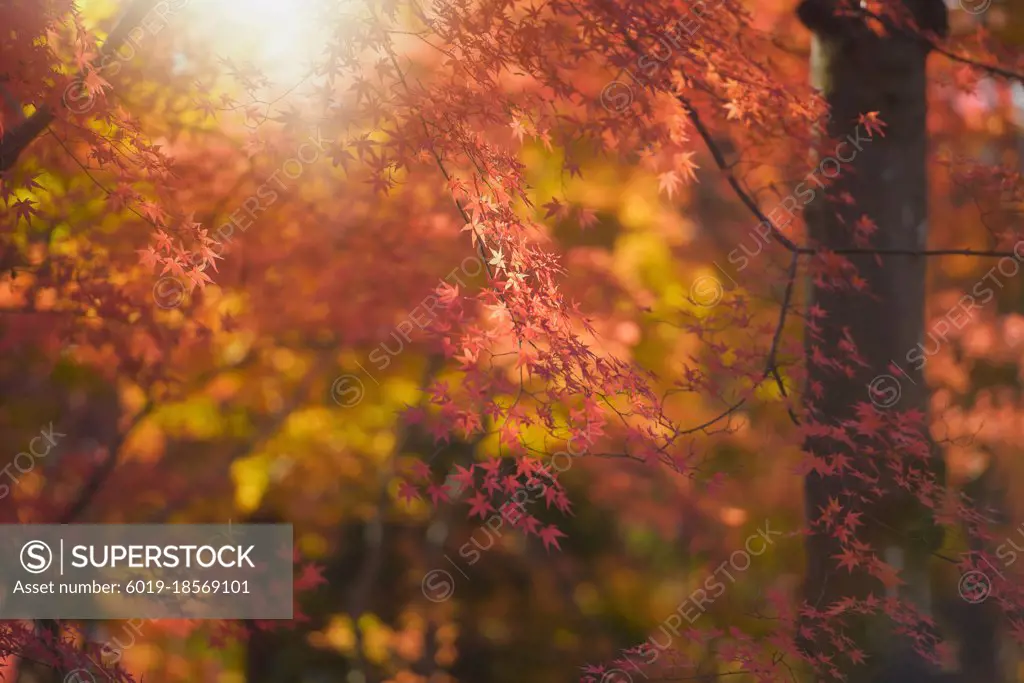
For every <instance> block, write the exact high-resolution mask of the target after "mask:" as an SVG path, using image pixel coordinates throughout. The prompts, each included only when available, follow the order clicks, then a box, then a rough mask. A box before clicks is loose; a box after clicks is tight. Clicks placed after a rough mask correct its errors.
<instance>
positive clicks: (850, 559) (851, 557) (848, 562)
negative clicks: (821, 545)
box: [832, 549, 860, 574]
mask: <svg viewBox="0 0 1024 683" xmlns="http://www.w3.org/2000/svg"><path fill="white" fill-rule="evenodd" d="M832 557H833V558H834V559H835V558H838V559H839V568H840V569H842V568H843V567H846V570H847V571H848V572H849V573H851V574H852V573H853V570H854V568H855V567H856V566H857V565H858V564H860V560H859V559H858V558H857V556H856V555H855V554H854V553H853V552H851V551H850V550H849V549H843V551H842V553H840V554H839V555H833V556H832Z"/></svg>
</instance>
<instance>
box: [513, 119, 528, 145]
mask: <svg viewBox="0 0 1024 683" xmlns="http://www.w3.org/2000/svg"><path fill="white" fill-rule="evenodd" d="M511 128H512V135H513V136H514V137H515V139H516V140H518V141H519V143H520V144H522V142H523V136H524V135H529V133H530V132H529V131H528V130H527V129H526V127H525V126H524V125H523V121H522V119H513V120H512V123H511Z"/></svg>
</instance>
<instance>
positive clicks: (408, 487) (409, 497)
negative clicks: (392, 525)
mask: <svg viewBox="0 0 1024 683" xmlns="http://www.w3.org/2000/svg"><path fill="white" fill-rule="evenodd" d="M398 497H399V498H401V499H402V500H404V501H405V502H406V504H408V503H409V502H411V501H413V500H419V497H420V493H419V491H418V490H417V489H416V487H415V486H413V485H412V484H410V483H409V482H407V481H405V480H404V479H403V480H402V481H400V482H398Z"/></svg>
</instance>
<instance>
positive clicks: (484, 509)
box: [469, 491, 494, 519]
mask: <svg viewBox="0 0 1024 683" xmlns="http://www.w3.org/2000/svg"><path fill="white" fill-rule="evenodd" d="M469 503H470V508H469V516H470V518H472V517H474V516H477V515H479V517H480V519H487V517H488V515H490V514H491V513H492V512H494V508H493V507H492V506H491V503H490V501H489V500H488V499H487V496H485V495H484V494H483V492H482V491H477V494H476V495H475V496H473V497H472V498H470V499H469Z"/></svg>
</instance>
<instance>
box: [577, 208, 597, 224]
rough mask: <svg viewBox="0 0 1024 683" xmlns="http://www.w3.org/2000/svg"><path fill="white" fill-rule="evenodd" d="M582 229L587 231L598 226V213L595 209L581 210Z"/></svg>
mask: <svg viewBox="0 0 1024 683" xmlns="http://www.w3.org/2000/svg"><path fill="white" fill-rule="evenodd" d="M579 222H580V229H581V230H586V229H587V228H590V227H592V226H594V225H597V212H596V211H594V210H593V209H585V208H582V207H581V208H580V210H579Z"/></svg>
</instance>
